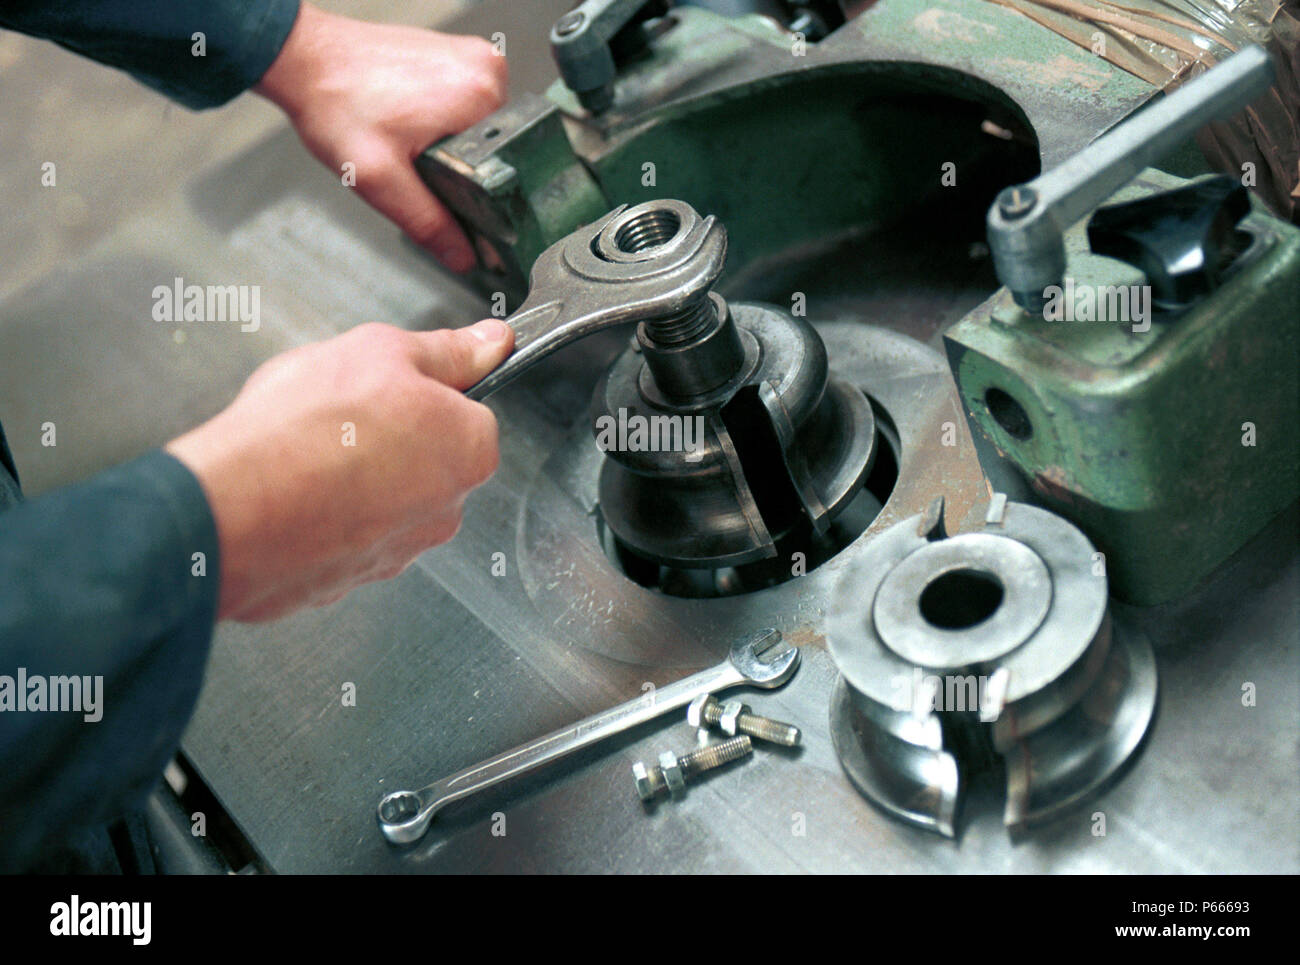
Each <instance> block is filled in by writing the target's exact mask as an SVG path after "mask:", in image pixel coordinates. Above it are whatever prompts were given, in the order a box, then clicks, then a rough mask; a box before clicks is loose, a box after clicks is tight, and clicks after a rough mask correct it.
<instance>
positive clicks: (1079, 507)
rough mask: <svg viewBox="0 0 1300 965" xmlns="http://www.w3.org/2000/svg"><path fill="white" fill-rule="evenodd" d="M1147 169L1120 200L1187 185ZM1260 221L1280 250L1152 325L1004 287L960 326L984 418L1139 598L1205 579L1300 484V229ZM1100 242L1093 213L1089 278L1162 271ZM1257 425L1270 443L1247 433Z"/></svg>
mask: <svg viewBox="0 0 1300 965" xmlns="http://www.w3.org/2000/svg"><path fill="white" fill-rule="evenodd" d="M1143 181H1144V185H1139V186H1137V187H1135V188H1130V189H1127V190H1126V191H1124V192H1121V194H1120V195H1118V196H1117V198H1123V197H1126V196H1127V197H1132V196H1136V194H1137V193H1140V192H1143V191H1149V190H1153V189H1156V188H1157V187H1160V186H1172V185H1173V184H1176V183H1179V182H1177V181H1176V180H1175V179H1172V178H1169V177H1168V176H1165V175H1159V174H1158V173H1157V172H1149V173H1148V175H1147V176H1145V177H1144V179H1143ZM1247 223H1248V224H1249V225H1251V226H1252V227H1254V228H1255V229H1256V230H1257V231H1258V233H1259V234H1260V235H1261V236H1262V240H1263V242H1264V245H1265V247H1264V249H1263V250H1262V251H1261V252H1260V253H1259V254H1258V255H1251V256H1249V257H1250V260H1249V263H1248V264H1247V263H1245V262H1244V261H1243V262H1242V263H1240V266H1239V268H1238V269H1237V271H1236V273H1235V275H1234V277H1233V278H1232V279H1231V281H1230V282H1228V283H1227V284H1225V285H1224V287H1222V288H1220V289H1219V290H1218V291H1217V292H1214V293H1213V294H1211V295H1210V296H1208V297H1206V298H1205V299H1204V300H1203V301H1201V302H1200V303H1199V304H1197V305H1196V306H1195V307H1194V308H1193V309H1192V310H1191V311H1190V312H1188V313H1187V314H1186V315H1184V316H1182V317H1181V318H1177V319H1175V320H1173V321H1169V322H1161V321H1156V322H1154V323H1153V324H1152V326H1151V328H1150V330H1149V331H1147V332H1145V333H1136V332H1134V331H1133V327H1132V326H1130V325H1125V324H1123V323H1119V322H1116V321H1109V320H1108V321H1055V322H1051V321H1044V320H1042V319H1041V318H1033V317H1030V316H1028V315H1026V314H1024V313H1023V312H1021V311H1020V310H1019V309H1018V308H1017V307H1016V306H1015V305H1014V304H1012V303H1011V302H1010V299H1009V298H1008V297H1007V295H1006V293H1005V292H1002V293H999V295H998V296H996V297H995V298H993V299H991V300H990V302H989V303H986V305H984V306H982V307H981V309H979V310H977V311H976V312H974V313H972V314H971V315H970V316H968V317H967V318H966V319H964V320H963V321H962V322H960V323H959V324H957V325H956V326H954V327H953V328H952V329H951V330H950V331H949V333H948V335H947V342H948V348H949V358H950V360H951V362H952V365H953V371H954V374H955V375H956V377H957V382H958V386H959V388H960V391H961V394H962V399H963V402H964V403H965V406H966V409H967V411H968V412H969V413H971V416H972V423H973V428H974V429H976V431H982V432H984V433H985V434H986V435H987V436H988V437H989V438H990V439H991V440H992V442H993V443H994V445H995V446H996V447H997V449H998V450H999V451H1000V452H1001V453H1003V454H1004V455H1005V456H1006V457H1007V458H1008V459H1010V460H1011V461H1012V463H1014V464H1015V465H1016V466H1017V467H1018V468H1019V469H1020V470H1021V471H1022V472H1023V473H1024V475H1025V476H1026V477H1027V478H1028V479H1029V480H1030V482H1031V484H1032V486H1033V487H1034V489H1035V491H1036V493H1037V494H1038V495H1039V497H1040V498H1042V499H1043V501H1044V503H1045V504H1046V505H1047V506H1049V507H1050V508H1052V509H1054V510H1056V511H1057V512H1060V513H1061V514H1062V515H1064V516H1066V517H1068V518H1070V519H1072V520H1074V521H1075V522H1076V523H1078V524H1079V525H1080V526H1081V527H1082V528H1083V529H1084V531H1085V532H1087V533H1088V535H1089V536H1090V537H1091V538H1092V539H1093V541H1094V542H1095V543H1096V544H1097V546H1098V547H1099V549H1101V550H1102V552H1104V553H1106V556H1107V566H1108V573H1109V576H1110V578H1111V583H1112V591H1113V592H1114V593H1115V594H1116V595H1117V596H1118V597H1120V598H1121V599H1125V600H1128V601H1130V602H1134V603H1141V604H1154V603H1159V602H1163V601H1166V600H1169V599H1171V598H1173V597H1175V596H1177V595H1179V594H1181V593H1183V592H1185V591H1186V590H1188V589H1190V588H1192V587H1193V586H1194V585H1195V584H1196V583H1197V582H1199V581H1200V580H1201V579H1202V578H1204V577H1205V576H1206V575H1208V573H1209V572H1210V571H1211V570H1212V569H1213V568H1214V567H1215V566H1216V565H1218V564H1219V563H1220V562H1222V561H1223V560H1224V559H1226V558H1227V557H1228V556H1229V555H1230V554H1231V553H1232V552H1234V551H1235V550H1236V549H1238V548H1239V547H1240V546H1241V545H1243V544H1244V543H1245V542H1246V541H1247V540H1248V539H1249V538H1250V537H1251V536H1253V535H1254V534H1255V533H1256V532H1258V530H1259V529H1260V528H1261V527H1262V526H1263V525H1264V524H1265V523H1267V522H1268V521H1269V519H1271V518H1272V517H1273V516H1274V515H1276V514H1277V513H1278V512H1280V511H1281V510H1282V509H1284V508H1285V507H1286V506H1287V505H1289V504H1290V503H1291V502H1292V501H1293V500H1294V499H1295V498H1296V496H1297V494H1298V492H1300V465H1298V464H1297V435H1296V431H1297V426H1298V425H1300V401H1298V400H1300V383H1298V375H1300V364H1298V360H1300V231H1297V230H1296V229H1295V228H1294V227H1292V226H1290V225H1286V224H1284V223H1282V222H1279V221H1277V220H1276V219H1274V218H1272V217H1270V216H1268V215H1267V214H1265V213H1264V212H1263V210H1262V209H1257V210H1256V211H1255V212H1254V213H1253V214H1252V215H1251V216H1250V217H1249V219H1248V222H1247ZM1084 244H1085V241H1084V237H1083V226H1082V225H1079V226H1077V227H1076V228H1075V229H1074V230H1073V231H1072V232H1071V233H1070V236H1069V238H1068V245H1067V247H1068V248H1069V249H1070V250H1071V266H1070V273H1071V275H1072V276H1073V277H1074V279H1075V281H1076V285H1078V286H1084V285H1091V286H1101V285H1113V286H1122V285H1130V284H1134V283H1141V282H1142V281H1143V280H1144V279H1142V278H1141V276H1140V274H1138V273H1137V272H1136V271H1135V270H1134V269H1132V268H1131V267H1129V266H1127V265H1124V264H1122V263H1120V262H1116V261H1112V260H1110V259H1105V258H1099V257H1095V256H1090V255H1088V256H1083V257H1080V256H1079V252H1080V250H1081V248H1082V246H1083V245H1084ZM1139 327H1140V326H1139ZM991 388H992V389H999V390H1001V391H1003V392H1005V393H1007V394H1008V395H1010V396H1011V397H1012V398H1013V399H1014V400H1015V401H1016V402H1017V403H1018V404H1019V405H1020V406H1021V408H1022V409H1023V410H1024V413H1025V414H1026V415H1027V416H1028V420H1029V423H1030V425H1031V426H1032V434H1031V435H1030V436H1029V438H1016V437H1015V436H1013V435H1012V434H1011V433H1010V432H1008V431H1007V429H1006V428H1004V427H1003V425H1001V424H999V422H998V420H997V419H996V418H995V417H994V416H993V414H992V412H991V411H990V408H989V405H988V401H987V399H988V396H987V393H988V390H989V389H991ZM1251 426H1253V432H1254V443H1255V444H1254V445H1245V444H1243V440H1245V441H1249V433H1250V429H1251Z"/></svg>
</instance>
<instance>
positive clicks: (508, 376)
mask: <svg viewBox="0 0 1300 965" xmlns="http://www.w3.org/2000/svg"><path fill="white" fill-rule="evenodd" d="M652 228H653V231H651V229H652ZM670 232H671V235H670V234H669V233H670ZM648 237H649V238H650V239H651V240H654V241H660V240H661V239H662V243H655V244H645V241H646V240H647V238H648ZM634 242H635V243H634ZM726 258H727V233H726V230H725V229H724V228H723V227H722V225H721V224H719V223H718V220H717V219H716V218H713V217H708V218H701V217H700V216H699V214H698V213H696V211H695V209H694V208H692V207H691V206H690V205H688V204H685V203H683V202H681V201H672V200H664V201H646V202H644V203H642V204H638V205H635V206H634V207H631V208H629V207H628V206H627V205H623V206H621V207H618V208H615V209H614V210H613V211H611V212H610V213H609V214H607V215H605V216H604V217H603V218H598V219H597V220H596V221H593V222H592V223H591V224H589V225H586V226H584V227H582V228H579V229H578V230H577V231H575V232H573V233H572V234H570V235H567V236H566V237H564V238H561V239H560V240H559V241H557V242H556V243H555V244H553V245H551V247H549V248H547V249H546V250H545V251H543V252H542V253H541V254H540V255H538V256H537V261H536V262H535V263H534V264H533V270H532V272H531V273H530V276H529V280H528V297H527V298H525V299H524V303H523V304H522V305H520V306H519V309H518V310H517V311H515V312H513V313H512V314H511V315H510V316H509V317H508V318H506V320H505V322H506V324H507V325H509V326H510V327H511V328H513V329H514V330H515V350H514V352H513V353H512V354H511V356H510V357H509V358H508V359H506V360H505V361H504V362H503V363H501V365H499V366H498V367H497V368H495V369H493V370H492V371H491V372H490V373H488V375H487V376H486V377H484V378H483V379H482V380H481V381H479V382H477V383H476V384H474V385H472V386H470V388H468V389H467V390H466V391H465V394H466V395H467V396H469V398H471V399H475V400H482V399H485V398H486V397H487V396H489V395H491V394H492V393H493V392H495V391H496V390H497V389H499V388H501V387H502V386H504V385H505V384H506V383H508V382H510V381H512V380H514V379H515V378H517V377H518V376H519V375H521V374H522V373H523V372H524V371H526V370H527V369H529V368H531V367H532V366H533V365H535V364H537V363H538V362H540V361H541V360H542V359H544V358H546V357H547V356H548V355H550V354H551V353H552V352H555V351H557V350H558V349H561V348H564V346H566V345H569V344H571V343H572V342H576V341H577V340H578V339H580V338H585V337H586V336H588V335H592V334H594V333H595V332H599V331H601V330H603V329H606V328H612V327H613V326H615V325H622V324H625V323H627V322H634V321H637V320H639V319H644V318H647V317H649V316H653V315H663V314H667V313H672V312H675V311H678V310H680V309H683V308H685V307H686V306H688V305H690V304H691V303H692V302H695V301H698V300H699V298H700V296H701V294H702V293H704V292H707V291H708V290H709V288H710V287H711V286H712V285H713V283H714V282H715V281H716V280H717V278H718V276H719V275H720V274H721V273H722V268H723V265H724V264H725V263H726Z"/></svg>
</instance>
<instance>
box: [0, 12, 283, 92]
mask: <svg viewBox="0 0 1300 965" xmlns="http://www.w3.org/2000/svg"><path fill="white" fill-rule="evenodd" d="M297 16H298V0H5V2H4V3H0V27H7V28H9V29H11V30H17V31H19V32H20V33H25V34H30V35H31V36H33V37H41V38H43V39H45V40H52V41H54V42H55V43H57V44H59V45H60V46H62V47H66V48H68V49H69V50H72V51H75V52H76V53H79V54H82V55H83V56H86V57H89V58H91V59H92V60H97V61H99V62H100V63H101V64H108V65H109V66H111V67H118V68H121V69H122V70H125V71H127V72H128V73H130V74H131V75H132V76H134V77H135V78H136V79H137V80H139V81H141V82H142V83H145V84H148V85H149V86H150V87H152V88H154V89H155V90H158V91H161V92H162V93H164V94H166V95H167V96H168V97H170V98H172V99H173V100H175V101H179V102H180V103H182V104H184V105H185V106H186V107H192V108H195V109H201V108H204V107H216V106H217V105H219V104H224V103H225V102H226V101H228V100H230V99H231V98H232V97H235V96H237V95H238V94H241V93H243V92H244V91H245V90H247V89H248V88H250V87H252V86H253V85H254V84H256V83H257V82H258V81H259V80H261V79H262V75H263V74H265V73H266V69H267V68H268V67H270V66H271V63H272V61H274V60H275V58H276V55H277V54H279V52H280V48H281V47H282V46H283V45H284V41H285V38H286V37H288V36H289V30H290V29H291V28H292V27H293V22H294V19H295V18H296V17H297ZM196 34H201V35H202V41H201V46H200V40H199V39H198V38H197V37H196V36H195V35H196Z"/></svg>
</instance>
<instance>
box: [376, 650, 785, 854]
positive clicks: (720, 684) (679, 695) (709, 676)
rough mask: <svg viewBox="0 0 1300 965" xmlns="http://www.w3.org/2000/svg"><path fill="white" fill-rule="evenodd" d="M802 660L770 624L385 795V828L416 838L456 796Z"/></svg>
mask: <svg viewBox="0 0 1300 965" xmlns="http://www.w3.org/2000/svg"><path fill="white" fill-rule="evenodd" d="M798 667H799V648H798V647H796V646H794V645H793V644H790V643H783V642H782V640H781V633H780V631H779V630H775V629H772V628H770V627H769V628H767V629H765V630H758V631H756V632H754V633H750V634H747V635H746V636H743V637H741V638H740V639H738V640H737V641H736V642H735V643H733V644H732V645H731V652H730V654H728V656H727V659H726V660H725V661H723V662H722V663H720V664H718V665H717V666H716V667H711V668H710V669H708V670H703V671H701V672H699V673H697V674H692V675H691V676H689V677H686V678H685V679H683V680H679V681H677V682H676V683H673V684H669V685H668V686H666V687H660V688H658V689H656V690H654V691H652V692H651V693H649V694H648V695H646V696H645V697H638V698H637V699H636V700H629V701H628V702H627V703H624V704H619V705H618V706H617V707H615V708H614V709H613V710H607V711H605V712H604V713H603V714H597V715H595V716H594V717H588V718H587V719H586V720H580V721H578V723H576V724H573V725H572V726H570V727H565V728H563V729H561V730H557V731H554V732H553V733H550V734H547V735H546V736H545V737H541V738H538V739H537V740H535V741H530V742H529V743H527V744H524V745H522V746H520V747H516V748H514V749H513V750H509V751H506V752H505V753H504V754H498V755H497V756H496V757H493V758H491V759H489V760H486V761H484V762H483V763H481V764H475V765H474V766H473V767H468V768H466V769H465V770H463V771H459V772H458V773H456V774H453V775H451V776H450V777H444V778H443V779H442V780H440V781H434V782H433V783H432V784H430V785H429V786H428V787H425V788H422V789H420V790H418V791H392V792H390V793H388V794H385V795H384V797H383V798H382V799H381V800H380V802H379V827H380V830H382V831H383V832H384V837H386V838H387V839H388V840H389V841H392V842H393V843H394V844H410V843H411V842H412V841H415V840H417V839H419V837H420V836H421V835H423V834H424V832H425V831H427V830H428V828H429V822H430V821H432V820H433V816H434V814H435V813H436V812H437V811H438V810H439V809H440V808H442V807H443V806H445V805H447V804H450V803H451V802H452V801H458V800H460V799H461V798H464V797H468V796H469V795H471V794H474V793H476V792H477V791H481V790H483V789H484V788H489V787H492V786H493V785H494V784H500V783H501V782H502V781H505V780H508V779H509V778H512V777H514V776H516V775H517V774H522V773H524V772H525V771H530V770H532V769H533V768H536V767H540V766H542V765H543V764H547V763H549V762H551V761H554V760H556V759H558V758H561V757H564V756H565V755H567V754H572V753H573V752H574V751H576V750H580V749H581V748H583V747H587V746H588V745H590V744H594V743H596V742H597V741H600V740H604V739H605V738H606V737H610V736H612V735H614V734H618V733H621V732H623V731H626V730H628V729H629V728H632V727H635V726H636V725H637V724H641V723H644V722H645V721H647V720H652V719H654V718H655V717H659V716H660V715H662V714H666V713H668V712H670V711H673V710H676V709H678V708H679V707H685V706H686V705H687V704H689V703H690V702H691V701H692V700H694V699H695V698H696V697H699V696H700V695H702V694H713V693H717V692H718V691H721V690H727V689H729V688H731V687H739V686H741V685H748V686H751V687H763V688H765V689H769V690H770V689H772V688H774V687H779V686H781V685H782V684H783V683H785V682H786V681H787V680H789V679H790V678H791V677H792V676H794V672H795V670H797V669H798Z"/></svg>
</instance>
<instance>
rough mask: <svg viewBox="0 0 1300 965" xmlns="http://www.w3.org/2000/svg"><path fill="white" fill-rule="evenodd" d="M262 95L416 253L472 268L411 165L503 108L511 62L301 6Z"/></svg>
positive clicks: (479, 44)
mask: <svg viewBox="0 0 1300 965" xmlns="http://www.w3.org/2000/svg"><path fill="white" fill-rule="evenodd" d="M256 89H257V91H258V93H260V94H262V95H263V96H264V97H267V98H269V99H270V100H272V101H274V102H275V103H276V104H278V105H279V106H280V107H281V108H283V109H284V112H285V113H286V114H288V115H289V119H290V120H291V121H292V122H293V126H294V128H296V129H297V131H298V136H299V137H300V138H302V141H303V143H304V144H305V145H306V146H307V148H308V150H310V151H311V152H312V154H314V155H316V157H317V158H319V159H320V160H321V161H322V162H324V164H325V165H326V166H327V167H329V168H331V169H333V170H334V171H335V173H336V174H338V176H339V177H340V178H341V179H342V178H345V177H346V176H347V175H348V174H349V172H350V173H351V174H353V175H354V176H355V179H356V180H355V186H356V190H357V192H358V193H359V194H360V195H361V196H362V197H363V198H365V199H366V200H367V201H368V202H370V204H371V205H373V206H374V207H375V208H377V209H378V210H379V211H381V212H382V213H383V214H385V215H387V216H388V217H389V218H391V219H392V220H393V221H395V222H396V223H397V224H398V225H399V226H400V227H401V228H402V230H403V231H405V232H406V233H407V234H408V235H409V236H410V237H411V238H412V239H413V240H414V241H415V242H416V243H418V244H420V245H421V246H423V247H424V248H426V249H428V250H429V251H430V252H432V253H433V255H434V256H435V257H436V258H437V259H438V260H439V261H441V262H442V263H443V264H444V265H446V266H447V267H448V268H450V269H452V270H453V271H468V270H469V269H470V268H472V267H473V266H474V262H475V256H474V249H473V248H472V247H471V245H470V243H469V240H468V239H467V238H466V237H465V233H464V232H463V231H461V229H460V226H459V225H457V224H456V221H455V219H454V218H453V217H452V216H451V214H450V213H449V212H448V211H447V209H446V208H445V207H443V206H442V204H440V203H439V202H438V201H437V200H436V199H435V198H434V196H433V195H432V194H431V193H430V192H429V189H428V188H427V187H425V185H424V182H423V181H421V180H420V178H419V176H418V175H417V174H416V173H415V166H414V164H413V162H414V159H415V157H416V156H417V155H419V154H420V152H421V151H423V150H424V149H425V148H427V147H428V146H429V145H430V144H432V143H433V142H434V141H436V140H438V139H439V138H442V137H446V136H447V135H449V134H457V133H459V132H461V131H463V130H464V129H465V128H467V127H469V126H470V125H472V124H474V123H475V122H477V121H480V120H482V119H483V118H484V117H486V116H487V115H488V114H490V113H492V112H493V111H494V110H496V109H497V108H498V107H500V106H501V105H502V103H504V101H505V96H506V59H505V57H503V56H500V55H499V54H498V52H497V51H496V49H495V48H494V47H493V46H492V45H491V44H489V43H488V42H487V41H485V40H482V39H480V38H478V37H458V36H452V35H450V34H442V33H436V32H434V31H432V30H421V29H418V28H415V27H400V26H390V25H386V24H373V23H365V22H364V21H360V20H352V19H349V18H347V17H340V16H335V15H334V14H329V13H325V12H324V11H321V10H317V9H316V8H315V7H313V6H311V5H310V4H307V3H304V4H303V5H302V7H301V9H300V11H299V13H298V19H297V22H296V23H295V24H294V26H293V29H292V31H291V32H290V34H289V37H288V39H287V40H286V41H285V43H284V46H283V47H282V48H281V50H280V54H279V56H278V57H277V58H276V60H275V62H274V63H273V64H272V65H271V67H270V69H269V70H268V71H267V72H266V74H265V76H263V78H262V80H261V82H260V83H259V84H258V85H257V88H256ZM348 165H352V167H347V166H348ZM344 183H349V182H348V181H346V180H345V181H344Z"/></svg>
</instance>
